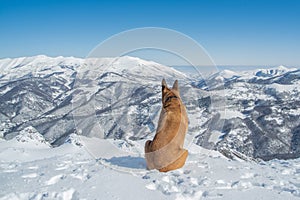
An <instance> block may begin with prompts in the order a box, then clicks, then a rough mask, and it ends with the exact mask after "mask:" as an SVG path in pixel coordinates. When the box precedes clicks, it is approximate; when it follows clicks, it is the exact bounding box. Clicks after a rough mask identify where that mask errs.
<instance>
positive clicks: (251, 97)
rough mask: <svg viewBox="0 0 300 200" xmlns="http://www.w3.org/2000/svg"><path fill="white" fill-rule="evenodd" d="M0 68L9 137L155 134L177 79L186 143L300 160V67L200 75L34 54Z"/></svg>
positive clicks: (1, 109)
mask: <svg viewBox="0 0 300 200" xmlns="http://www.w3.org/2000/svg"><path fill="white" fill-rule="evenodd" d="M0 73H1V74H0V122H1V123H0V134H1V135H2V136H3V137H4V138H5V139H11V138H14V137H15V136H16V135H18V134H19V133H20V132H21V131H22V130H24V129H26V128H27V127H34V129H36V131H37V132H39V133H40V134H42V135H43V137H44V138H45V140H46V141H47V142H49V143H50V144H51V145H52V146H58V145H61V144H63V143H64V142H65V140H66V138H68V137H69V135H72V134H74V133H78V134H81V135H85V136H90V137H91V136H94V137H99V138H114V139H123V140H125V141H127V142H130V141H136V140H142V139H145V138H152V137H153V134H154V133H155V128H156V124H157V120H158V115H159V111H160V108H161V102H160V101H161V100H160V99H161V93H160V92H161V91H160V90H161V86H160V84H161V80H162V78H166V80H167V81H168V83H169V84H172V83H173V81H174V80H175V79H178V80H179V85H180V89H181V95H182V99H183V101H184V102H185V104H186V107H187V111H188V116H189V120H190V125H189V131H188V137H187V143H188V144H189V143H191V142H192V141H193V138H196V143H197V144H199V145H201V146H203V147H205V148H207V149H217V150H219V151H220V152H222V153H223V154H225V155H226V156H229V157H231V156H236V155H238V156H240V157H243V158H244V159H247V158H261V159H264V160H269V159H274V158H279V159H290V158H297V157H300V145H299V142H300V136H299V130H300V129H299V126H300V121H299V115H300V112H299V109H298V108H299V87H298V86H299V78H300V70H297V69H290V68H285V67H283V66H280V67H278V68H272V69H267V70H265V69H259V70H255V71H253V70H251V71H244V72H233V71H230V70H224V71H220V72H218V73H217V74H213V75H212V76H210V77H209V78H208V79H205V80H203V79H201V78H198V79H195V78H193V79H191V78H189V77H188V76H186V75H185V74H184V73H182V72H179V71H176V70H174V69H172V68H170V67H167V66H163V65H161V64H158V63H155V62H151V61H145V60H141V59H139V58H133V57H126V56H125V57H120V58H89V59H80V58H73V57H69V58H64V57H57V58H50V57H47V56H36V57H27V58H16V59H3V60H0ZM194 77H195V76H194ZM199 77H200V76H199ZM225 99H226V100H227V101H226V109H225V110H224V108H223V107H222V105H225V104H224V102H225V101H224V100H225ZM220 105H221V106H220ZM218 106H219V107H218ZM223 125H224V126H223Z"/></svg>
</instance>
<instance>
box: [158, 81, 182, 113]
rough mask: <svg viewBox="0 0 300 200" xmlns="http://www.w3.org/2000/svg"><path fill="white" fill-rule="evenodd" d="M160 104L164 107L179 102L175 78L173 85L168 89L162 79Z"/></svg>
mask: <svg viewBox="0 0 300 200" xmlns="http://www.w3.org/2000/svg"><path fill="white" fill-rule="evenodd" d="M161 86H162V104H163V107H164V108H168V107H173V106H177V105H179V104H180V95H179V88H178V81H177V80H176V81H175V82H174V84H173V87H172V88H171V89H170V88H168V85H167V83H166V81H165V79H163V80H162V83H161Z"/></svg>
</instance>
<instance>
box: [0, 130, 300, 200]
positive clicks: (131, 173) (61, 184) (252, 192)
mask: <svg viewBox="0 0 300 200" xmlns="http://www.w3.org/2000/svg"><path fill="white" fill-rule="evenodd" d="M72 138H73V139H72V140H76V141H77V144H78V142H80V144H81V145H74V144H72V143H70V142H67V143H65V144H63V145H61V146H60V147H57V148H49V147H46V146H44V147H43V148H41V147H37V146H36V145H34V144H35V143H36V142H38V140H37V141H31V143H32V144H33V145H32V146H29V145H24V143H22V142H20V141H18V140H10V141H0V160H1V161H0V169H1V170H0V181H1V188H2V189H1V190H0V199H1V200H4V199H5V200H6V199H9V200H10V199H34V200H38V199H63V200H71V199H106V200H109V199H121V200H122V199H178V200H179V199H220V198H221V199H233V200H234V199H241V198H243V199H245V200H246V199H272V198H273V199H298V198H299V197H300V189H299V184H300V173H299V167H300V160H299V159H296V160H290V161H278V160H274V161H269V162H260V163H255V162H246V161H242V160H239V159H235V160H230V159H228V158H226V157H224V156H223V155H222V154H220V153H218V152H216V151H208V150H205V149H203V148H201V147H199V146H197V145H194V144H192V145H191V146H189V157H188V160H187V163H186V165H185V166H184V168H182V169H179V170H175V171H171V172H168V173H160V172H158V171H156V170H152V171H148V170H146V169H145V167H146V166H145V160H144V158H143V148H142V147H143V143H144V142H145V141H144V140H143V141H139V142H133V143H132V144H133V146H131V147H130V148H131V149H129V148H128V145H120V144H124V141H123V140H110V139H109V140H103V139H97V138H92V139H91V138H85V137H80V138H79V137H78V136H76V135H74V136H73V137H72ZM29 143H30V141H29ZM95 147H98V150H97V149H94V148H95ZM101 148H113V149H114V150H112V149H107V150H108V152H109V153H105V152H104V151H103V150H100V149H101ZM91 149H94V152H93V153H91V151H90V150H91ZM95 155H97V157H95Z"/></svg>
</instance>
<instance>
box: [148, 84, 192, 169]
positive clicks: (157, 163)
mask: <svg viewBox="0 0 300 200" xmlns="http://www.w3.org/2000/svg"><path fill="white" fill-rule="evenodd" d="M162 104H163V107H162V110H161V113H160V117H159V121H158V127H157V130H156V134H155V137H154V139H153V140H152V141H151V140H148V141H147V142H146V144H145V158H146V162H147V168H148V169H158V170H159V171H160V172H167V171H170V170H175V169H178V168H181V167H182V166H183V165H184V164H185V161H186V158H187V156H188V151H187V150H186V149H183V143H184V138H185V134H186V132H187V129H188V118H187V113H186V109H185V106H184V105H183V103H182V101H181V98H180V95H179V88H178V81H177V80H176V81H175V82H174V84H173V87H172V89H170V88H168V86H167V83H166V81H165V79H163V80H162Z"/></svg>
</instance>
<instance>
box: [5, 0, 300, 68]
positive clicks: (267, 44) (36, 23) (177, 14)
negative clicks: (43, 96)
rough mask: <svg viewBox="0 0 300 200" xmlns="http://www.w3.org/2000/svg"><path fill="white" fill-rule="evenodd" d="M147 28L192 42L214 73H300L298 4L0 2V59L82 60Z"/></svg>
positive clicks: (283, 0) (291, 0) (290, 0)
mask: <svg viewBox="0 0 300 200" xmlns="http://www.w3.org/2000/svg"><path fill="white" fill-rule="evenodd" d="M145 26H146V27H149V26H151V27H153V26H154V27H165V28H170V29H174V30H177V31H180V32H182V33H185V34H187V35H189V36H190V37H192V38H194V39H195V40H196V41H198V42H199V43H200V44H201V45H202V46H203V47H205V49H206V50H207V51H208V52H209V54H210V55H211V56H212V58H213V59H214V60H215V62H216V63H217V64H219V65H241V64H242V65H279V64H284V65H289V66H292V65H294V66H300V1H299V0H249V1H247V0H237V1H230V0H227V1H225V0H224V1H222V0H206V1H201V0H198V1H175V0H174V1H155V0H151V1H147V2H143V1H113V0H112V1H101V0H99V1H92V0H82V1H78V0H69V1H66V0H38V1H34V0H26V1H25V0H19V1H17V0H0V27H1V28H0V58H5V57H20V56H32V55H38V54H45V55H48V56H58V55H62V56H76V57H85V56H86V55H87V54H88V53H89V52H90V50H91V49H93V48H94V47H95V46H96V45H97V44H98V43H100V42H101V41H103V40H104V39H106V38H108V37H109V36H111V35H113V34H116V33H119V32H121V31H124V30H127V29H132V28H137V27H145Z"/></svg>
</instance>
